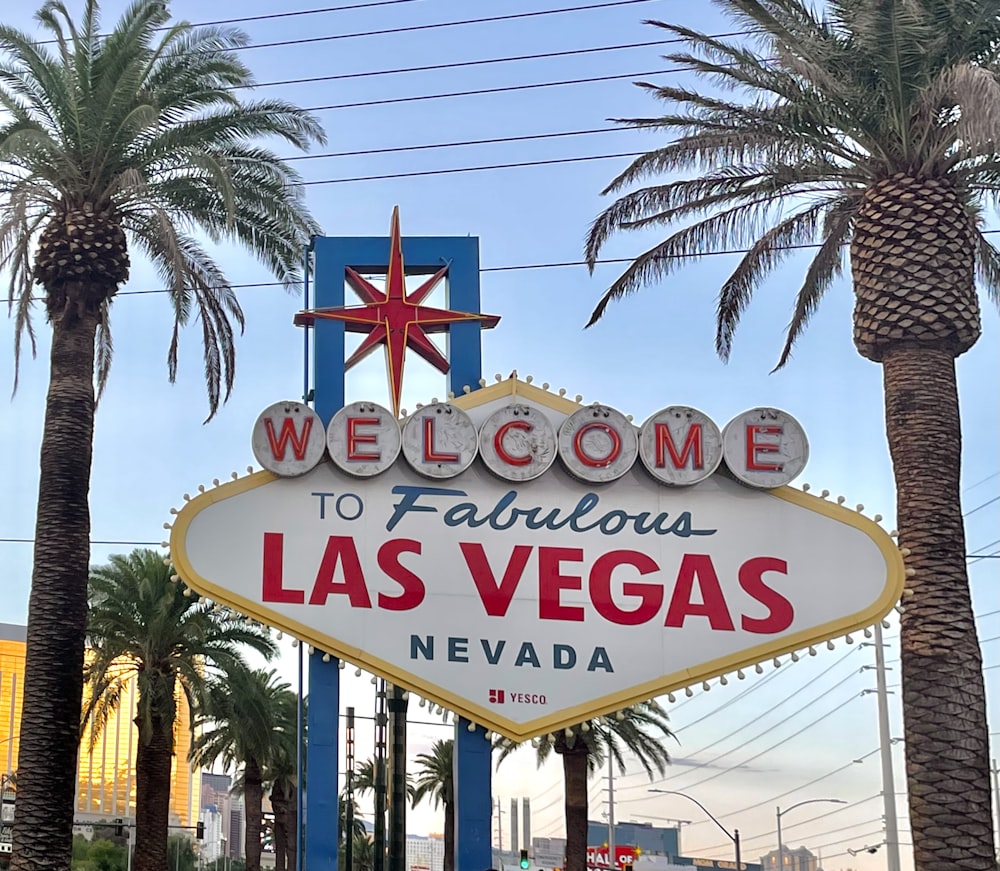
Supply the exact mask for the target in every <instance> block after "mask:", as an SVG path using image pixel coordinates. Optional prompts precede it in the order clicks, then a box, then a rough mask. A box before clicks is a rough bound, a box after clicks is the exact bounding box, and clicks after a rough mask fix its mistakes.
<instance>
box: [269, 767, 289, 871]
mask: <svg viewBox="0 0 1000 871" xmlns="http://www.w3.org/2000/svg"><path fill="white" fill-rule="evenodd" d="M271 810H272V811H274V871H285V862H286V860H287V856H288V829H287V828H286V824H287V822H288V798H287V796H286V795H285V787H284V784H283V783H282V781H281V780H280V779H278V780H275V782H274V786H272V787H271ZM292 871H294V867H293V869H292Z"/></svg>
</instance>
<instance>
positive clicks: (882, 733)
mask: <svg viewBox="0 0 1000 871" xmlns="http://www.w3.org/2000/svg"><path fill="white" fill-rule="evenodd" d="M875 687H876V690H877V693H876V695H877V698H878V739H879V750H880V754H881V758H882V806H883V810H884V813H885V852H886V868H887V871H900V866H899V829H898V826H897V824H896V779H895V777H894V776H893V773H892V736H891V735H890V734H889V691H888V689H886V679H885V645H884V643H883V641H882V622H881V621H879V622H878V623H876V624H875Z"/></svg>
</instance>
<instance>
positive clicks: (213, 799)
mask: <svg viewBox="0 0 1000 871" xmlns="http://www.w3.org/2000/svg"><path fill="white" fill-rule="evenodd" d="M232 784H233V779H232V778H231V777H230V776H229V775H228V774H210V773H209V772H207V771H203V772H202V773H201V806H202V809H203V810H210V809H214V810H215V811H217V812H218V814H219V817H220V819H221V826H222V830H221V835H222V839H223V842H224V845H223V847H222V849H223V851H224V852H223V855H225V856H228V857H230V858H231V859H239V858H242V856H243V853H242V852H241V851H242V849H243V813H242V804H241V802H242V799H240V798H239V797H237V796H234V795H233V794H232V793H231V792H230V790H231V789H232Z"/></svg>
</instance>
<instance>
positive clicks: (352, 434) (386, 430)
mask: <svg viewBox="0 0 1000 871" xmlns="http://www.w3.org/2000/svg"><path fill="white" fill-rule="evenodd" d="M401 444H402V438H401V436H400V432H399V424H398V423H397V422H396V418H394V417H393V416H392V412H390V411H389V409H387V408H383V407H382V406H381V405H376V404H375V403H374V402H352V403H351V404H350V405H345V406H344V407H343V408H342V409H340V411H338V412H337V413H336V414H335V415H334V416H333V419H332V420H331V421H330V425H329V426H328V427H327V428H326V448H327V450H328V451H329V452H330V459H332V460H333V462H334V465H335V466H336V467H337V468H338V469H340V470H341V471H344V472H347V474H348V475H354V476H355V477H357V478H371V477H373V476H374V475H379V474H381V473H382V472H384V471H385V470H386V469H388V468H389V467H390V466H391V465H392V464H393V463H394V462H396V457H398V456H399V449H400V445H401Z"/></svg>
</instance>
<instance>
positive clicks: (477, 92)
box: [302, 67, 686, 112]
mask: <svg viewBox="0 0 1000 871" xmlns="http://www.w3.org/2000/svg"><path fill="white" fill-rule="evenodd" d="M684 69H686V68H682V67H676V68H674V69H669V70H646V71H645V72H637V73H615V74H614V75H608V76H585V77H583V78H579V79H556V80H550V81H544V82H528V83H527V84H524V85H497V86H496V87H492V88H472V89H471V90H468V91H444V92H440V93H435V94H415V95H413V96H409V97H384V98H382V99H379V100H356V101H354V102H352V103H330V104H328V105H325V106H308V107H306V108H305V109H303V110H302V111H304V112H331V111H334V110H336V109H360V108H364V107H367V106H392V105H397V104H399V103H422V102H425V101H427V100H443V99H445V98H448V97H481V96H483V95H484V94H503V93H507V92H510V91H536V90H538V89H539V88H557V87H561V86H562V85H587V84H592V83H594V82H614V81H619V80H621V79H633V78H635V77H636V76H659V75H664V74H665V73H674V72H682V71H683V70H684Z"/></svg>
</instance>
